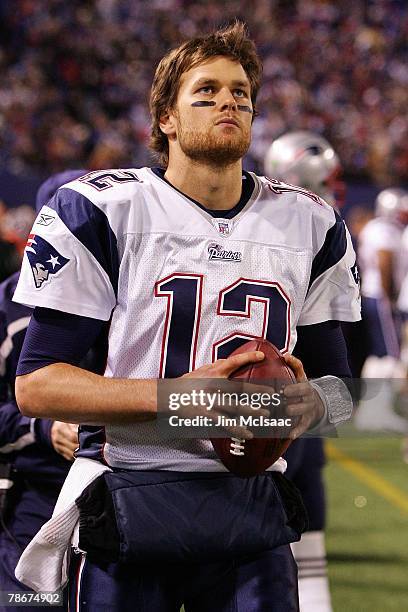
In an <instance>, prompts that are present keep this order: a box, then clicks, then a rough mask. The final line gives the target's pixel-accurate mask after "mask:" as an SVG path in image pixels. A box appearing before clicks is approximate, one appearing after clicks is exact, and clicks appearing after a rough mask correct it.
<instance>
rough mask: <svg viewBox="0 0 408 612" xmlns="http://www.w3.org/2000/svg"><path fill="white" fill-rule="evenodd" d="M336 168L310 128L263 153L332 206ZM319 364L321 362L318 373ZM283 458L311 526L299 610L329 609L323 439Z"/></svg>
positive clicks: (285, 176)
mask: <svg viewBox="0 0 408 612" xmlns="http://www.w3.org/2000/svg"><path fill="white" fill-rule="evenodd" d="M340 171H341V166H340V160H339V158H338V156H337V154H336V152H335V151H334V150H333V148H332V147H331V145H330V144H329V142H328V141H327V140H326V139H325V138H323V137H322V136H320V135H319V134H315V133H313V132H308V131H294V132H289V133H287V134H284V135H283V136H280V138H277V139H276V140H275V141H274V142H273V143H272V144H271V146H270V147H269V149H268V151H267V154H266V156H265V174H266V175H267V176H270V177H276V178H278V179H280V180H282V181H285V182H287V183H292V184H295V185H301V186H302V187H305V188H306V189H309V190H310V191H313V192H314V193H317V194H318V195H319V196H321V197H322V198H324V199H325V201H326V202H328V203H329V204H331V205H332V206H333V207H335V208H340V207H341V205H342V204H343V198H344V191H345V190H344V184H343V183H342V181H341V180H340ZM337 194H338V196H337ZM338 198H339V199H338ZM295 354H296V347H295ZM312 367H315V365H312ZM321 367H322V365H321V364H319V369H320V371H321ZM323 367H324V366H323ZM312 372H313V371H312ZM308 375H309V376H313V373H310V372H308ZM285 458H286V459H287V461H288V470H287V472H286V474H287V476H288V477H289V478H290V479H291V480H292V481H293V482H294V483H295V484H296V486H297V487H298V489H299V491H300V492H301V494H302V498H303V501H304V503H305V505H306V510H307V513H308V517H309V530H308V531H307V532H306V533H304V534H303V535H302V539H301V540H300V542H296V543H295V544H293V545H292V548H293V551H294V555H295V559H296V562H297V564H298V569H299V601H300V609H301V610H302V611H303V612H306V611H308V612H309V611H310V612H312V611H317V610H318V611H319V612H328V611H330V610H331V609H332V608H331V602H330V591H329V581H328V577H327V559H326V548H325V541H324V528H325V520H326V503H325V493H324V484H323V467H324V463H325V457H324V449H323V441H322V440H321V439H320V438H317V437H316V438H311V439H306V438H302V439H300V440H296V441H295V442H294V443H293V444H292V445H291V446H290V447H289V449H288V451H287V453H285Z"/></svg>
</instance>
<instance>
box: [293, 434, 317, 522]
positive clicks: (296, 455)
mask: <svg viewBox="0 0 408 612" xmlns="http://www.w3.org/2000/svg"><path fill="white" fill-rule="evenodd" d="M284 457H285V459H286V460H287V462H288V469H287V470H286V473H285V476H287V478H289V480H291V481H292V482H293V483H294V484H295V485H296V487H297V488H298V489H299V491H300V493H301V495H302V499H303V503H304V504H305V508H306V511H307V515H308V519H309V527H308V530H309V531H322V530H323V529H324V527H325V523H326V500H325V494H324V482H323V467H324V464H325V455H324V446H323V440H322V439H321V438H298V439H297V440H295V441H294V442H292V444H291V445H290V446H289V448H288V450H287V451H286V453H285V455H284Z"/></svg>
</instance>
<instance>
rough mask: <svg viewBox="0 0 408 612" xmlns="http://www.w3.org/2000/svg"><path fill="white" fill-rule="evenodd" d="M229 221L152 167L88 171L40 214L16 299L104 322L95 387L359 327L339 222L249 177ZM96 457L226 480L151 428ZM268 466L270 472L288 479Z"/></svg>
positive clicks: (346, 241) (350, 258)
mask: <svg viewBox="0 0 408 612" xmlns="http://www.w3.org/2000/svg"><path fill="white" fill-rule="evenodd" d="M244 180H246V181H247V182H248V181H249V182H250V184H251V185H252V186H253V189H252V193H251V195H250V197H249V198H248V200H247V202H246V203H245V205H243V207H241V209H240V210H238V211H237V213H236V215H235V216H233V217H232V218H228V214H229V213H228V211H225V218H224V217H223V218H220V217H217V218H215V217H214V216H212V215H211V214H210V213H209V212H208V211H206V210H205V209H204V208H203V207H201V206H200V205H199V204H198V203H196V202H194V201H192V200H191V199H189V198H188V197H187V196H185V195H183V194H182V193H180V192H179V191H178V190H177V189H175V188H174V187H172V186H171V185H170V184H169V183H167V181H165V180H164V179H163V178H162V177H161V176H159V175H158V174H157V173H155V171H153V170H152V169H150V168H143V169H129V170H109V171H98V172H91V173H89V174H88V175H86V176H84V177H81V178H80V179H79V180H76V181H73V182H71V183H68V184H67V185H64V186H63V187H62V188H61V189H59V191H58V192H57V194H56V196H54V198H53V199H52V200H51V201H50V202H49V203H48V205H47V206H44V207H43V209H42V210H41V212H40V213H39V215H38V217H37V219H36V221H35V223H34V226H33V229H32V233H31V234H30V237H29V241H28V246H27V248H26V253H25V256H24V262H23V267H22V272H21V275H20V281H19V284H18V287H17V290H16V293H15V296H14V299H15V300H16V301H18V302H21V303H25V304H29V305H31V306H43V307H47V308H54V309H56V310H61V311H63V312H69V313H73V314H77V315H83V316H86V317H93V318H97V319H102V320H105V321H107V320H109V319H111V325H110V332H109V352H108V356H107V367H106V372H105V376H108V377H116V378H160V377H170V378H172V377H177V376H180V375H182V374H184V373H185V372H187V371H191V370H193V369H195V368H197V367H199V366H201V365H204V364H206V363H210V362H212V361H215V360H216V359H217V358H219V357H225V356H227V355H228V354H229V353H230V352H231V351H232V350H234V349H235V348H236V347H237V346H239V344H242V343H244V342H246V341H247V340H248V339H251V338H253V337H259V336H261V337H263V338H267V339H268V340H270V341H271V342H272V343H273V344H275V345H276V346H278V347H279V348H280V349H281V350H282V352H287V351H289V352H291V351H292V350H293V347H294V346H295V344H296V327H297V326H298V325H311V324H313V323H320V322H324V321H328V320H342V321H355V320H358V319H359V318H360V304H359V290H358V282H357V279H358V275H357V273H356V267H355V253H354V251H353V248H352V246H351V240H350V236H349V233H348V231H347V229H346V227H345V225H344V222H343V221H342V220H341V219H340V217H339V216H338V215H337V213H335V211H334V210H333V208H332V207H331V206H329V205H327V204H326V203H324V202H323V201H322V200H320V199H319V198H318V197H317V196H315V195H313V194H310V193H309V192H307V191H306V190H304V189H302V188H298V187H294V186H291V185H286V184H284V183H281V182H279V181H276V180H269V179H267V178H264V177H257V176H255V175H253V174H250V173H246V175H245V177H244ZM105 429H106V439H107V442H106V445H105V448H104V456H105V459H106V460H107V462H108V464H109V465H111V466H113V467H121V468H128V469H167V470H194V471H214V470H224V469H225V468H224V466H223V465H222V464H221V463H220V461H219V460H218V458H217V457H216V455H215V453H214V451H213V449H212V445H211V443H210V442H209V441H207V440H191V439H163V438H160V437H158V434H157V431H156V423H155V422H154V421H153V422H146V423H137V424H134V425H106V428H105ZM284 465H285V462H284V461H283V460H280V461H278V462H277V463H276V464H275V466H274V468H273V469H279V470H283V469H284Z"/></svg>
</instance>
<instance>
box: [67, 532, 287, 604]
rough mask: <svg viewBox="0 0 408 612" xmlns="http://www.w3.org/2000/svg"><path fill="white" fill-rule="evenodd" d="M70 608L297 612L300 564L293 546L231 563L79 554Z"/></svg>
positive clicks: (72, 568) (71, 584) (75, 557)
mask: <svg viewBox="0 0 408 612" xmlns="http://www.w3.org/2000/svg"><path fill="white" fill-rule="evenodd" d="M69 575H70V578H69V612H106V610H109V612H179V610H180V607H181V605H182V604H184V608H185V612H295V611H298V610H299V604H298V593H297V566H296V563H295V561H294V559H293V556H292V552H291V549H290V546H289V545H288V544H286V545H284V546H279V547H277V548H275V549H273V550H270V551H266V552H263V553H259V554H257V555H252V556H250V557H246V558H241V559H239V560H234V561H232V562H231V561H230V562H223V563H211V564H210V563H207V564H203V565H189V566H187V565H166V566H164V567H160V566H158V567H150V568H147V567H146V566H140V565H131V564H126V565H119V564H117V563H107V564H100V565H96V564H95V563H94V562H91V561H90V560H88V559H86V556H85V555H80V554H76V553H73V556H72V559H71V563H70V573H69Z"/></svg>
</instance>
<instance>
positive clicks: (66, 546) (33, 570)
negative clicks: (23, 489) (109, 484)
mask: <svg viewBox="0 0 408 612" xmlns="http://www.w3.org/2000/svg"><path fill="white" fill-rule="evenodd" d="M108 471H109V472H111V471H112V470H111V469H110V468H109V467H107V466H106V465H103V464H102V463H99V461H95V460H94V459H86V458H84V457H80V458H78V459H76V460H75V461H74V463H73V465H72V467H71V469H70V471H69V472H68V475H67V477H66V479H65V482H64V484H63V487H62V489H61V492H60V494H59V496H58V500H57V503H56V505H55V508H54V512H53V514H52V517H51V518H50V520H49V521H47V523H45V525H43V526H42V527H41V529H40V531H39V532H38V533H37V535H36V536H35V537H34V538H33V539H32V540H31V542H30V544H29V545H28V546H27V548H26V549H25V550H24V552H23V554H22V555H21V557H20V560H19V562H18V564H17V567H16V570H15V575H16V578H17V579H18V580H20V582H22V583H23V584H26V585H27V586H28V587H30V588H31V589H33V590H34V591H37V592H38V591H57V590H59V589H61V588H63V587H64V586H65V584H66V582H67V580H68V564H69V555H70V552H71V539H72V537H73V533H74V529H75V528H76V526H77V525H78V523H79V510H78V508H77V506H76V504H75V500H76V499H77V498H78V497H79V496H80V495H81V493H82V491H83V490H84V489H85V488H86V487H87V486H88V485H89V484H90V483H91V482H93V481H94V480H95V478H97V477H98V476H100V475H101V474H103V473H104V472H108Z"/></svg>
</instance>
